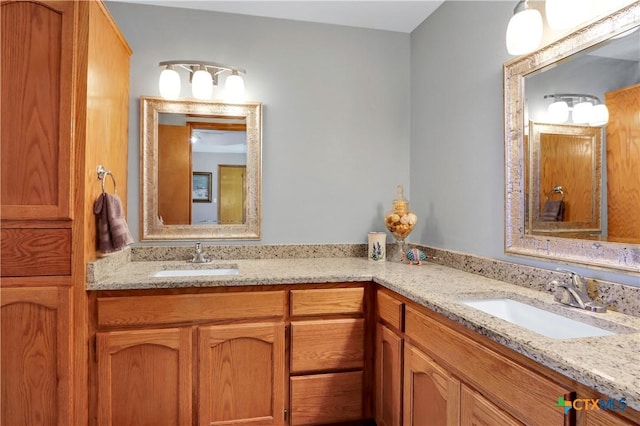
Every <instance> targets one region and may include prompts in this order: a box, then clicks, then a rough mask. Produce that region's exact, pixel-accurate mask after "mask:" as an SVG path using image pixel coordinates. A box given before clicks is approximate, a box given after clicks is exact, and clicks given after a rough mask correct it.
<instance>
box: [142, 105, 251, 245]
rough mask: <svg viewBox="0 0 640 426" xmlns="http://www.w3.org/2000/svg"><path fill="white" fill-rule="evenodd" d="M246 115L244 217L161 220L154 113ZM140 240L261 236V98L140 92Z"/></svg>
mask: <svg viewBox="0 0 640 426" xmlns="http://www.w3.org/2000/svg"><path fill="white" fill-rule="evenodd" d="M172 112H173V113H186V114H200V115H206V114H214V115H229V116H245V117H246V120H247V123H246V124H247V131H246V133H247V204H246V207H245V210H246V221H245V223H242V224H233V225H197V226H194V225H164V224H162V223H161V222H160V220H159V217H158V214H157V212H158V196H157V192H156V191H155V188H156V187H157V183H158V161H157V159H158V155H157V154H158V114H159V113H172ZM140 212H141V214H140V241H144V242H148V241H162V240H259V239H260V238H261V225H262V220H261V215H262V103H261V102H242V103H231V102H222V101H198V100H193V99H187V100H182V99H181V100H168V99H163V98H158V97H151V96H141V97H140Z"/></svg>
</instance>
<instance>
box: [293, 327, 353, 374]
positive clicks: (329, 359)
mask: <svg viewBox="0 0 640 426" xmlns="http://www.w3.org/2000/svg"><path fill="white" fill-rule="evenodd" d="M291 329H292V333H291V336H292V337H291V372H292V373H298V372H309V371H326V370H333V369H347V368H362V367H363V365H364V332H365V327H364V319H362V318H358V319H338V320H317V321H296V322H292V323H291Z"/></svg>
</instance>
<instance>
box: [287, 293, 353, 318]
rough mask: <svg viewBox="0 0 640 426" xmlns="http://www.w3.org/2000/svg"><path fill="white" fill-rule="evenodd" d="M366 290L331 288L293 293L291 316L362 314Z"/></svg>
mask: <svg viewBox="0 0 640 426" xmlns="http://www.w3.org/2000/svg"><path fill="white" fill-rule="evenodd" d="M363 312H364V288H363V287H359V288H329V289H314V290H292V291H291V315H292V316H297V315H322V314H361V313H363Z"/></svg>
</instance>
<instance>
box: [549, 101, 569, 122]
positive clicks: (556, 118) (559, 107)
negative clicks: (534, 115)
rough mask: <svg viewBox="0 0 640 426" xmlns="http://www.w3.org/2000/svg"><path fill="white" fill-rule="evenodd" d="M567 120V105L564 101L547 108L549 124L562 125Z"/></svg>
mask: <svg viewBox="0 0 640 426" xmlns="http://www.w3.org/2000/svg"><path fill="white" fill-rule="evenodd" d="M568 119H569V105H568V104H567V103H566V102H564V101H558V102H554V103H552V104H551V105H549V107H548V108H547V120H548V121H549V122H550V123H564V122H566V121H567V120H568Z"/></svg>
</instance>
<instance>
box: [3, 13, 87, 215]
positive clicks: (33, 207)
mask: <svg viewBox="0 0 640 426" xmlns="http://www.w3.org/2000/svg"><path fill="white" fill-rule="evenodd" d="M74 3H75V2H71V1H49V2H35V1H20V2H2V4H1V5H0V6H1V9H2V12H1V13H0V15H2V25H1V27H0V28H1V29H2V30H1V31H2V49H1V50H0V52H1V63H2V71H1V76H2V77H1V84H0V87H1V101H0V104H1V106H0V109H1V115H0V121H1V122H2V126H1V128H2V130H1V133H2V137H1V138H0V140H1V148H2V149H1V154H0V158H1V159H2V164H1V167H0V170H1V171H2V172H1V175H2V176H1V178H0V198H1V199H2V207H1V215H2V218H3V219H68V218H70V217H71V215H70V210H71V197H70V193H71V190H70V183H71V123H72V118H71V104H72V102H71V101H72V93H73V90H72V88H71V86H72V79H73V76H74V75H75V72H73V70H72V69H71V66H72V64H73V62H74V55H73V48H74V46H75V45H76V43H75V42H74V28H73V23H74V15H75V8H76V7H75V5H74Z"/></svg>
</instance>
